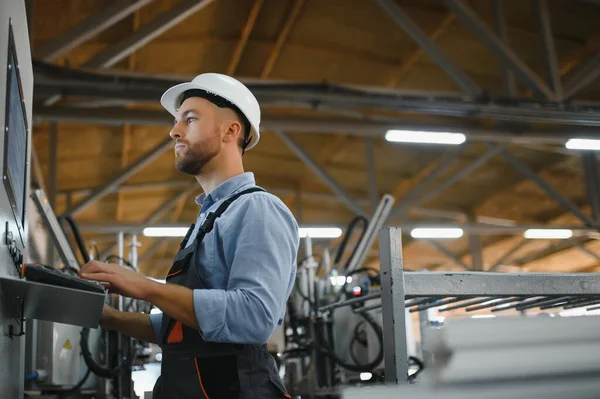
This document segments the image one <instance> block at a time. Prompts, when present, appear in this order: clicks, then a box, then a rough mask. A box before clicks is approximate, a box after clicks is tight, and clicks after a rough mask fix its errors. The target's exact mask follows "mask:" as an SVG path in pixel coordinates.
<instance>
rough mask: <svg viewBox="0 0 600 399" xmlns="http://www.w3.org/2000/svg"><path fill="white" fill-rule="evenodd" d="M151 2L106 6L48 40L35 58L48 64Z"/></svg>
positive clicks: (117, 3)
mask: <svg viewBox="0 0 600 399" xmlns="http://www.w3.org/2000/svg"><path fill="white" fill-rule="evenodd" d="M151 1H153V0H137V1H136V2H130V1H124V2H116V3H115V4H112V5H108V6H106V7H104V8H103V9H102V10H100V11H99V12H98V13H97V14H94V15H92V16H90V17H89V18H86V19H85V20H83V21H82V22H81V23H79V24H78V25H75V26H74V27H72V28H71V29H69V30H67V31H66V32H64V33H62V34H60V35H58V36H56V37H54V38H52V39H50V40H49V41H48V42H46V43H44V44H42V45H41V46H40V48H38V49H36V50H35V51H34V53H35V58H37V59H40V60H45V61H48V62H51V61H55V60H56V59H57V58H59V57H60V56H62V55H64V54H66V53H68V52H69V51H71V50H73V49H74V48H75V47H77V46H79V45H80V44H82V43H83V42H85V41H86V40H88V39H90V38H92V37H94V36H96V35H97V34H98V33H100V32H102V31H103V30H105V29H107V28H110V27H111V26H113V25H114V24H116V23H117V22H119V21H121V20H122V19H124V18H125V17H127V16H129V15H131V14H133V13H134V12H136V11H137V10H139V9H140V8H142V7H144V6H145V5H146V4H148V3H150V2H151Z"/></svg>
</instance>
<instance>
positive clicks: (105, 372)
mask: <svg viewBox="0 0 600 399" xmlns="http://www.w3.org/2000/svg"><path fill="white" fill-rule="evenodd" d="M89 336H90V329H89V328H87V327H84V328H83V329H82V330H81V353H82V354H83V360H84V361H85V364H86V365H87V366H88V368H89V369H90V370H91V371H92V373H94V374H96V375H97V376H98V377H102V378H107V379H115V378H116V377H118V376H119V374H120V373H121V371H122V370H123V368H125V367H128V366H129V365H130V364H131V356H127V357H126V358H125V359H123V360H122V361H121V363H119V364H118V365H117V366H116V367H113V368H108V367H103V366H100V365H99V364H98V363H96V361H95V360H94V358H93V357H92V354H91V352H90V348H89Z"/></svg>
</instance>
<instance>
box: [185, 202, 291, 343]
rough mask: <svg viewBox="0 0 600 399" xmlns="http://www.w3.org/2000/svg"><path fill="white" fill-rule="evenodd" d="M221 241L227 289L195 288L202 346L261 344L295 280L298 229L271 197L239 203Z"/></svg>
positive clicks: (285, 209)
mask: <svg viewBox="0 0 600 399" xmlns="http://www.w3.org/2000/svg"><path fill="white" fill-rule="evenodd" d="M234 206H235V207H239V209H238V210H237V212H238V213H237V214H238V215H239V216H238V217H236V218H235V219H233V220H231V221H230V222H229V225H228V226H223V228H222V234H223V236H222V237H221V239H222V243H223V250H224V254H225V258H226V261H227V264H228V266H229V267H230V270H229V279H228V282H227V289H196V290H194V292H193V298H194V308H195V313H196V317H197V319H198V324H199V326H200V334H201V336H202V337H203V338H204V339H205V340H206V341H213V342H235V343H247V344H263V343H265V342H267V340H268V339H269V337H270V335H271V334H272V333H273V331H274V330H275V329H276V328H277V326H278V324H279V323H280V322H281V317H282V316H283V315H284V313H285V312H284V309H285V304H286V302H287V299H288V297H289V295H290V291H291V287H292V286H293V281H294V278H295V271H296V257H297V252H298V246H299V235H298V225H297V223H296V220H295V219H294V217H293V215H292V214H291V212H290V211H289V209H288V208H287V207H286V206H285V205H284V204H283V203H282V202H281V201H280V200H279V199H278V198H277V197H275V196H272V195H270V194H267V193H257V194H255V195H252V196H248V197H246V198H240V199H238V200H237V201H236V202H235V203H234V204H232V205H231V208H233V207H234Z"/></svg>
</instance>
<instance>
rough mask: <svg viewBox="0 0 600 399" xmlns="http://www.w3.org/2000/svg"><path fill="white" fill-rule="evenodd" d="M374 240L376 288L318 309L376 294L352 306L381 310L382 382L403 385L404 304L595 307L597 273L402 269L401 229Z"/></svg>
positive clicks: (416, 307) (599, 290)
mask: <svg viewBox="0 0 600 399" xmlns="http://www.w3.org/2000/svg"><path fill="white" fill-rule="evenodd" d="M379 245H380V247H379V250H380V259H381V264H380V268H381V291H380V292H375V293H372V294H370V295H367V296H364V297H362V298H356V299H350V300H346V301H343V302H338V303H335V304H332V305H328V306H325V307H322V308H320V310H321V311H327V310H331V309H335V308H339V307H343V306H350V305H358V304H361V303H364V302H365V301H366V300H369V299H374V298H378V297H380V298H381V304H377V305H371V306H369V307H363V308H359V309H356V311H361V310H363V311H366V310H372V309H374V308H378V307H381V309H382V312H383V332H384V346H385V354H386V356H385V382H386V384H398V385H404V384H408V354H407V339H406V313H405V312H406V309H409V310H410V311H411V312H415V311H422V310H426V309H430V308H435V307H440V306H442V305H449V304H452V305H451V306H447V307H446V308H445V309H444V310H446V311H447V310H452V309H457V308H465V309H466V310H467V311H474V310H480V309H490V310H491V311H492V312H499V311H502V310H507V309H513V308H516V309H517V310H525V309H533V308H540V309H549V308H556V307H563V308H565V309H574V308H583V307H585V308H587V309H588V310H594V309H598V308H600V306H599V304H600V274H591V273H578V274H548V273H490V272H458V273H457V272H412V271H410V272H409V271H405V270H404V265H403V257H402V234H401V229H400V228H397V227H386V228H384V229H382V230H381V231H380V234H379ZM402 376H406V377H402Z"/></svg>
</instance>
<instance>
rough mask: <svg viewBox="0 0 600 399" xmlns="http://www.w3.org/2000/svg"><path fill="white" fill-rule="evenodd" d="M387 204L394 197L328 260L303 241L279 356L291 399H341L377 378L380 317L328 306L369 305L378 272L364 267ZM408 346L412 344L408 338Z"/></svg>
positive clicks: (350, 231)
mask: <svg viewBox="0 0 600 399" xmlns="http://www.w3.org/2000/svg"><path fill="white" fill-rule="evenodd" d="M393 205H394V198H393V196H391V195H384V196H383V197H382V199H381V201H380V203H379V206H378V207H377V209H376V210H375V212H374V214H373V216H372V218H371V219H370V220H367V219H366V218H364V217H360V216H358V217H356V218H354V219H353V220H352V221H351V222H350V223H349V225H348V228H347V229H346V231H345V235H344V236H343V239H342V240H341V243H340V244H339V247H338V248H337V251H336V255H335V257H334V258H333V261H331V256H330V252H331V251H330V248H328V247H325V248H321V249H322V251H321V253H320V254H319V253H317V251H316V249H317V247H319V245H317V244H315V243H314V240H313V239H312V238H311V237H310V236H307V237H305V238H304V239H303V246H302V247H303V249H304V252H305V256H304V257H301V259H300V261H299V262H298V272H297V282H296V285H295V290H294V292H293V294H292V297H291V299H290V301H289V303H288V313H287V318H286V323H285V348H286V349H285V351H284V352H283V353H282V354H281V357H280V360H281V363H282V370H284V371H285V380H286V385H287V387H288V389H289V390H290V392H291V394H292V395H298V396H300V397H309V398H310V397H316V396H318V397H332V398H333V397H339V396H338V395H339V388H340V387H342V386H348V385H351V384H357V383H358V384H365V383H369V382H376V381H379V380H380V379H381V377H382V372H383V360H384V346H383V330H382V319H381V312H380V311H379V310H378V309H373V310H371V311H368V310H367V311H362V312H360V313H357V312H356V311H355V309H353V308H352V307H344V308H340V309H338V310H336V311H333V309H329V308H328V306H329V305H331V304H335V303H337V302H339V301H343V300H347V301H353V300H360V301H366V303H367V304H368V301H369V298H370V296H371V295H372V292H373V291H379V289H380V288H379V286H380V280H379V270H377V269H371V268H369V267H366V266H364V261H365V259H366V257H367V254H368V252H369V250H371V248H372V246H373V243H374V241H375V239H376V238H377V234H378V232H379V230H380V229H381V228H382V226H383V224H384V223H385V220H386V219H387V218H388V216H389V212H390V210H391V209H392V207H393ZM359 228H360V229H359ZM348 253H350V255H349V256H348V255H347V254H348ZM408 339H409V340H410V341H411V342H412V341H413V338H412V336H411V335H410V333H409V336H408Z"/></svg>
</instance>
